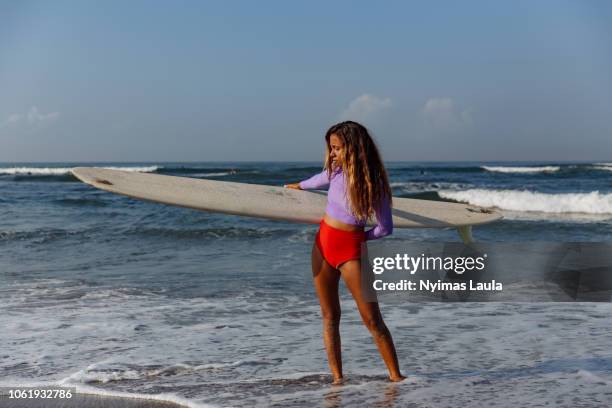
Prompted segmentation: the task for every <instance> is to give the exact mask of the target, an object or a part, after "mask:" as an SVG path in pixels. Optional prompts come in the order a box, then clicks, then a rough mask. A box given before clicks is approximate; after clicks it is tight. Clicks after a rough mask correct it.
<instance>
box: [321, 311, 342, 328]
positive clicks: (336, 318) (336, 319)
mask: <svg viewBox="0 0 612 408" xmlns="http://www.w3.org/2000/svg"><path fill="white" fill-rule="evenodd" d="M322 314H323V326H324V327H326V328H337V327H338V326H340V311H339V310H338V311H328V312H323V313H322Z"/></svg>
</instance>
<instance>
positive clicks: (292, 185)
mask: <svg viewBox="0 0 612 408" xmlns="http://www.w3.org/2000/svg"><path fill="white" fill-rule="evenodd" d="M285 188H293V189H295V190H301V188H300V183H293V184H285Z"/></svg>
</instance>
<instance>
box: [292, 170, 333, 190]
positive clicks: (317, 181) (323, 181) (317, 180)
mask: <svg viewBox="0 0 612 408" xmlns="http://www.w3.org/2000/svg"><path fill="white" fill-rule="evenodd" d="M328 186H329V175H328V174H327V170H323V171H322V172H321V173H319V174H315V175H314V176H312V177H310V178H309V179H306V180H303V181H300V182H299V183H295V184H285V187H287V188H297V189H300V190H318V189H324V188H327V187H328Z"/></svg>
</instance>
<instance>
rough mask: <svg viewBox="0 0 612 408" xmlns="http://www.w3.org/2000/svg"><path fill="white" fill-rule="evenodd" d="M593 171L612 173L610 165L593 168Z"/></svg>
mask: <svg viewBox="0 0 612 408" xmlns="http://www.w3.org/2000/svg"><path fill="white" fill-rule="evenodd" d="M593 168H594V169H595V170H604V171H612V165H600V166H593Z"/></svg>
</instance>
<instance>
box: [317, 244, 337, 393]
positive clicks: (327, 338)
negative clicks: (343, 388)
mask: <svg viewBox="0 0 612 408" xmlns="http://www.w3.org/2000/svg"><path fill="white" fill-rule="evenodd" d="M312 276H313V281H314V286H315V289H316V291H317V295H318V297H319V303H320V304H321V315H322V317H323V342H324V343H325V349H326V350H327V360H328V362H329V368H330V369H331V372H332V376H333V377H334V383H335V384H338V383H341V382H342V379H343V378H342V356H341V352H340V299H339V297H338V282H339V281H340V271H338V270H337V269H334V268H332V267H331V266H330V265H329V264H328V263H327V262H326V261H325V259H323V257H322V256H321V252H320V251H319V248H317V246H316V244H315V245H313V247H312Z"/></svg>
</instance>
